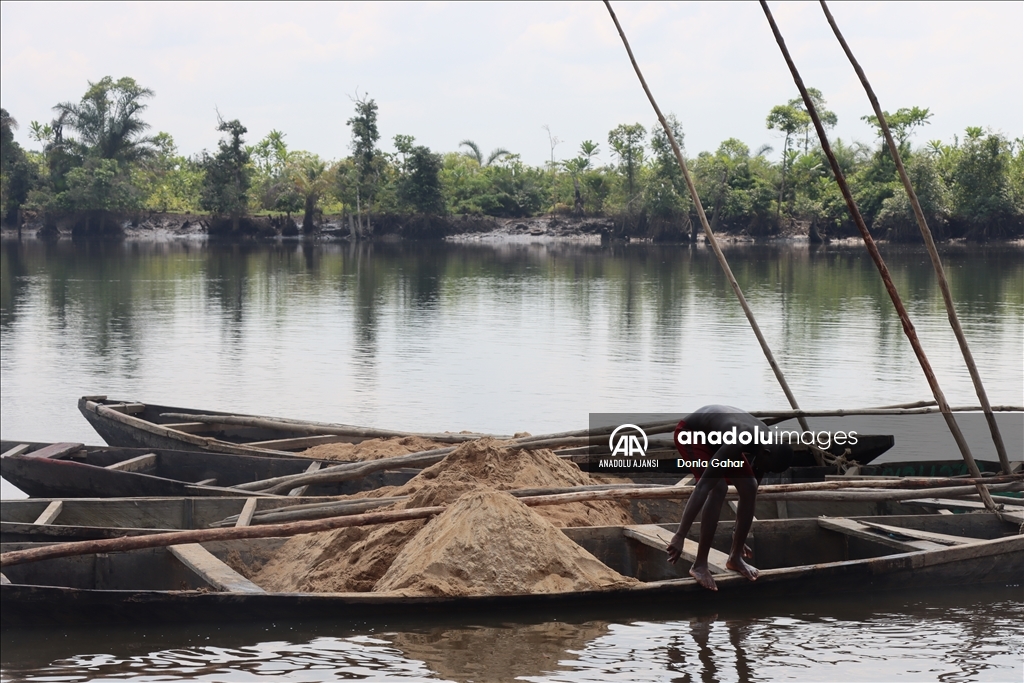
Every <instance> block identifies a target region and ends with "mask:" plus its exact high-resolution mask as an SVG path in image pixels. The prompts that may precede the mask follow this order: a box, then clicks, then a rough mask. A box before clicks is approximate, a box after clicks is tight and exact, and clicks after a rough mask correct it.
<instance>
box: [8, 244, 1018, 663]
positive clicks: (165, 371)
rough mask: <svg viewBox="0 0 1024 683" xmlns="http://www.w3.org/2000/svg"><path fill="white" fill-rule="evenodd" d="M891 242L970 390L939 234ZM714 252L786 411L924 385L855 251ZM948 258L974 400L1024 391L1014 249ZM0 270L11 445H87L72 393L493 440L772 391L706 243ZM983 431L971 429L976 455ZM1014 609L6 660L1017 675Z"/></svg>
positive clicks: (663, 622) (591, 620)
mask: <svg viewBox="0 0 1024 683" xmlns="http://www.w3.org/2000/svg"><path fill="white" fill-rule="evenodd" d="M883 254H884V256H885V257H886V259H887V261H888V263H889V268H890V270H891V271H892V274H893V277H894V280H895V282H896V285H897V287H898V289H899V291H900V293H901V294H902V295H903V297H904V300H905V302H906V305H907V308H908V309H909V311H910V313H911V316H912V317H913V319H914V324H915V326H916V328H917V330H918V332H919V334H920V336H921V338H922V343H923V345H924V348H925V350H926V351H927V352H928V354H929V357H930V360H931V362H932V365H933V366H934V367H935V370H936V374H937V376H938V378H939V380H940V382H941V384H942V387H943V389H944V391H945V393H946V395H947V397H948V398H949V400H950V402H951V403H953V404H954V405H970V404H976V403H977V398H976V396H975V395H974V391H973V388H972V385H971V382H970V378H969V376H968V375H967V372H966V371H965V370H964V369H963V363H962V360H961V359H960V355H959V351H958V349H957V345H956V341H955V339H954V337H953V335H952V332H951V331H950V330H949V325H948V322H947V321H946V315H945V311H944V309H943V306H942V303H941V299H940V297H939V293H938V288H937V286H936V284H935V278H934V274H933V273H932V271H931V267H930V264H929V261H928V257H927V254H926V253H925V252H924V250H923V249H921V248H914V247H895V246H888V247H885V248H883ZM727 255H728V257H729V259H730V263H731V265H732V268H733V270H734V272H735V274H736V276H737V279H738V280H739V282H740V284H741V286H742V287H743V289H744V291H745V292H746V294H747V297H748V299H749V301H750V303H751V306H752V308H753V309H754V312H755V315H756V316H757V319H758V321H759V323H760V325H761V328H762V330H763V332H764V334H765V337H766V338H767V340H768V342H769V344H770V346H771V347H772V349H773V350H774V351H775V353H776V356H777V357H778V359H779V361H780V365H781V366H782V368H783V370H784V371H785V373H786V376H787V379H788V380H789V383H790V385H791V387H792V389H793V392H794V394H795V395H796V397H797V399H798V400H799V401H800V404H801V407H804V408H824V409H827V408H850V407H860V406H872V405H883V404H892V403H901V402H907V401H916V400H921V399H928V398H930V392H929V390H928V386H927V384H926V383H925V381H924V379H923V376H922V374H921V371H920V368H919V366H918V364H917V361H916V360H915V358H914V356H913V353H912V351H911V349H910V346H909V344H908V343H907V342H906V339H905V338H904V336H903V332H902V329H901V326H900V322H899V319H898V318H897V317H896V315H895V313H894V312H893V309H892V305H891V304H890V303H889V301H888V298H887V295H886V293H885V290H884V288H883V286H882V284H881V282H880V280H879V278H878V275H877V273H876V272H875V270H874V267H873V265H872V263H871V261H870V259H869V258H868V257H867V255H866V253H864V250H863V247H857V246H829V247H822V248H817V249H810V248H808V247H807V246H806V245H772V246H765V245H753V246H751V245H733V246H731V247H730V248H728V249H727ZM943 258H944V261H945V264H946V269H947V273H948V277H949V280H950V284H951V287H952V291H953V296H954V299H955V300H956V302H957V306H958V311H959V313H960V316H961V321H962V323H963V326H964V329H965V331H966V333H967V337H968V339H969V340H970V342H971V344H972V350H973V351H974V354H975V358H976V360H977V363H978V366H979V368H980V371H981V374H982V376H983V378H984V379H985V382H986V388H987V390H988V393H989V397H990V399H991V400H992V402H993V403H994V404H1009V405H1020V404H1021V403H1024V398H1022V394H1024V250H1022V249H1021V248H1019V247H1006V246H997V247H976V246H963V245H958V246H951V247H946V248H945V249H944V250H943ZM0 269H2V278H0V303H2V311H0V384H2V391H0V415H2V420H0V431H2V436H3V438H5V439H15V438H17V439H25V440H40V441H81V442H85V443H97V442H99V439H98V437H96V436H95V435H94V434H93V433H92V431H91V428H90V427H89V426H88V424H87V423H86V422H85V420H84V419H83V418H82V417H81V416H80V415H79V414H78V412H77V409H76V406H75V403H76V399H77V398H78V397H79V396H81V395H85V394H107V395H109V396H111V397H118V398H125V399H130V400H140V401H147V402H154V403H164V404H170V405H180V406H189V407H200V408H209V409H215V410H232V411H237V412H247V413H258V414H264V415H279V416H287V417H296V418H308V419H314V420H323V421H330V422H348V423H353V424H363V425H373V426H380V427H389V428H396V429H407V430H417V431H437V430H444V429H472V430H479V431H490V432H497V433H512V432H515V431H523V430H526V431H530V432H532V433H543V432H550V431H559V430H565V429H578V428H582V427H584V426H585V425H586V424H587V420H588V415H589V414H590V413H597V412H601V413H608V412H631V413H637V412H658V413H669V412H672V413H677V412H685V411H687V410H690V409H693V408H696V407H698V406H700V405H703V404H706V403H727V404H730V405H737V406H739V407H741V408H744V409H749V410H764V409H775V408H786V407H787V403H786V400H785V397H784V395H783V394H782V391H781V390H780V389H779V387H778V385H777V383H776V382H775V379H774V376H773V374H772V372H771V370H770V368H769V367H768V365H767V363H766V362H765V360H764V358H763V356H762V355H761V351H760V349H759V347H758V345H757V342H756V340H755V338H754V336H753V334H752V333H751V331H750V329H749V327H748V326H747V323H746V320H745V318H744V316H743V314H742V311H741V310H740V309H739V306H738V305H737V303H736V302H735V299H734V298H733V295H732V292H731V290H730V289H729V287H728V284H727V283H726V281H725V279H724V277H723V276H722V274H721V272H720V270H719V268H718V265H717V263H716V262H715V260H714V257H713V255H712V254H711V253H710V252H709V251H708V250H706V249H704V248H702V247H675V246H637V245H631V246H619V247H600V246H598V245H593V244H582V243H566V242H525V241H524V242H515V241H512V242H509V241H505V242H496V243H467V244H415V243H404V244H360V245H316V246H314V245H298V244H284V245H271V246H227V245H212V244H205V243H202V242H142V241H129V242H124V243H83V244H77V243H72V242H68V241H62V242H58V243H55V244H45V243H42V242H37V241H34V240H27V241H24V242H21V243H18V242H13V241H5V242H3V244H2V254H0ZM1015 430H1016V425H1015V424H1014V425H1011V432H1015ZM983 436H984V433H982V435H981V437H979V439H980V440H975V441H974V442H972V447H974V448H976V450H977V452H978V453H979V454H980V456H981V457H986V458H988V455H987V453H988V452H989V451H991V446H988V445H987V444H985V443H984V439H983V438H982V437H983ZM1009 436H1010V438H1011V439H1012V441H1011V443H1013V444H1014V448H1016V449H1017V451H1016V452H1018V453H1019V451H1020V447H1019V445H1017V444H1019V443H1020V439H1021V434H1019V433H1011V434H1010V435H1009ZM945 438H946V439H947V441H948V444H946V445H945V446H942V444H941V443H940V446H942V447H944V448H945V450H944V451H943V453H942V455H943V457H949V458H955V457H956V456H957V454H956V451H955V447H953V446H952V442H951V440H948V437H945ZM940 441H941V440H940ZM915 443H917V444H918V445H920V444H919V442H918V440H916V439H909V440H908V439H904V440H902V441H901V439H900V438H899V437H898V438H897V447H896V448H895V449H894V450H893V452H891V453H889V454H886V455H885V456H883V458H887V459H894V458H896V459H899V458H904V457H907V458H911V457H921V456H922V452H921V450H920V448H918V450H917V451H914V445H915ZM986 449H988V450H987V451H986ZM927 450H928V451H929V452H930V453H931V452H933V449H931V448H929V449H927ZM931 457H935V455H932V456H931ZM1013 457H1014V453H1011V458H1013ZM0 493H2V496H3V497H4V498H14V497H21V495H22V494H21V492H20V491H18V490H17V489H15V488H14V487H12V486H11V485H10V484H8V483H7V482H2V492H0ZM1022 613H1024V594H1022V590H1021V588H1020V586H1015V587H1010V588H996V589H986V590H985V591H981V592H978V591H969V592H966V591H965V590H963V589H949V590H943V591H942V592H941V594H939V593H937V592H936V591H930V592H925V593H922V594H914V595H900V596H875V597H872V599H870V600H864V599H858V600H853V601H842V600H840V601H832V602H823V601H820V600H818V601H813V602H811V601H803V602H802V601H799V600H795V601H793V602H787V603H786V604H784V605H767V606H765V605H758V606H751V607H747V608H745V607H743V606H738V605H730V604H728V603H727V602H724V603H723V607H722V609H721V610H720V611H719V613H718V614H717V615H715V614H687V613H686V612H685V610H681V611H679V613H677V612H676V611H675V610H669V611H667V612H666V613H664V614H658V615H648V614H644V615H636V614H624V615H618V616H616V615H607V614H595V615H589V616H586V615H584V616H580V615H553V616H551V617H550V618H545V619H544V620H542V621H540V622H537V623H533V622H522V621H517V622H516V623H505V622H502V621H500V617H498V616H496V615H481V619H480V621H479V623H472V624H467V623H453V624H441V625H438V624H417V623H412V622H410V623H401V624H351V623H332V624H317V625H309V624H303V625H287V626H284V625H269V624H268V625H258V626H247V627H244V628H224V627H221V628H202V629H186V630H181V629H179V630H166V629H165V630H154V629H142V628H136V629H130V630H124V631H119V630H110V631H107V630H104V631H100V632H98V633H97V632H96V631H92V632H90V633H76V632H72V633H64V632H61V633H54V632H50V631H45V632H38V631H27V632H20V633H10V632H6V631H5V633H4V636H3V638H4V640H3V643H4V645H3V648H2V651H3V654H2V677H3V679H4V680H48V681H54V680H140V681H141V680H209V681H220V680H275V679H282V680H335V679H353V678H355V679H359V678H368V679H371V680H398V679H402V680H408V679H422V678H431V679H443V680H460V681H461V680H509V679H512V678H516V677H523V678H524V679H525V680H610V679H611V680H686V681H697V680H702V681H704V680H740V681H743V680H779V679H786V680H799V681H816V680H830V679H833V680H834V679H835V678H836V677H837V676H840V675H841V676H843V677H844V678H846V679H848V680H851V681H853V680H897V679H898V680H939V679H941V680H1013V681H1020V680H1021V677H1022V675H1024V665H1022V656H1024V646H1022V639H1024V627H1022V626H1021V622H1022V619H1021V617H1022V616H1024V614H1022Z"/></svg>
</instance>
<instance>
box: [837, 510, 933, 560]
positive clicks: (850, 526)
mask: <svg viewBox="0 0 1024 683" xmlns="http://www.w3.org/2000/svg"><path fill="white" fill-rule="evenodd" d="M818 525H819V526H821V527H822V528H823V529H828V530H830V531H838V532H839V533H841V534H846V535H847V536H852V537H854V538H859V539H861V540H865V541H871V542H872V543H880V544H882V545H885V546H889V547H890V548H895V549H896V550H899V551H900V552H904V553H909V552H914V551H916V550H938V549H941V548H944V547H946V546H944V545H941V544H939V543H933V542H932V541H901V540H899V539H896V538H891V537H890V536H888V535H887V534H886V533H885V532H884V531H880V530H876V529H872V528H871V527H869V526H866V525H864V524H862V523H861V522H858V521H856V520H852V519H844V518H842V517H836V518H832V517H819V518H818Z"/></svg>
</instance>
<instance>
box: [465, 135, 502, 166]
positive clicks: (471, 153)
mask: <svg viewBox="0 0 1024 683" xmlns="http://www.w3.org/2000/svg"><path fill="white" fill-rule="evenodd" d="M459 147H468V148H469V149H468V150H467V151H465V152H463V153H462V154H463V156H465V157H468V158H469V159H472V160H473V161H475V162H476V163H477V164H479V166H480V168H484V167H485V166H490V165H491V164H493V163H494V162H495V161H497V160H499V159H501V158H502V157H506V156H508V155H509V154H511V153H512V152H510V151H508V150H507V149H505V148H503V147H499V148H497V149H495V150H492V151H491V153H490V154H489V155H488V156H487V159H486V160H485V159H484V155H483V152H481V151H480V147H479V146H478V145H477V144H476V143H475V142H473V141H472V140H463V141H462V142H460V143H459Z"/></svg>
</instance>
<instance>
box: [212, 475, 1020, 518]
mask: <svg viewBox="0 0 1024 683" xmlns="http://www.w3.org/2000/svg"><path fill="white" fill-rule="evenodd" d="M1022 480H1024V476H1022V475H1012V476H1011V477H1009V478H1007V477H986V478H985V481H986V482H987V483H990V484H1002V483H1012V482H1020V481H1022ZM971 481H972V480H970V479H962V478H958V477H912V478H910V477H907V478H894V479H855V480H850V481H843V480H834V479H833V480H828V481H825V482H804V483H798V484H768V485H765V486H762V487H760V489H759V495H761V496H767V495H775V494H780V495H781V494H789V493H802V492H807V491H843V490H850V489H865V490H868V489H870V490H895V489H922V488H937V487H942V486H958V487H966V489H965V490H967V491H974V489H973V488H972V487H971V486H969V484H970V483H971ZM641 490H643V491H672V492H674V493H676V494H678V493H679V491H680V490H684V491H687V490H691V489H681V488H680V487H678V486H676V485H674V484H670V485H662V484H597V485H593V486H573V487H545V488H528V489H510V490H508V491H506V493H509V494H511V495H512V496H515V497H516V498H533V497H535V496H550V495H561V494H568V493H586V492H592V491H627V492H628V491H641ZM408 499H409V496H388V497H385V498H355V499H350V500H331V501H324V502H321V503H304V504H301V505H290V506H287V507H278V508H274V509H273V510H266V511H264V512H261V513H258V514H257V515H255V516H254V517H253V519H252V523H255V524H272V523H279V522H291V521H296V520H300V519H323V518H325V517H335V516H339V515H348V514H358V513H362V512H367V511H369V510H371V509H374V508H378V507H384V506H386V505H393V504H395V503H402V502H404V501H406V500H408ZM238 517H239V516H238V515H231V516H229V517H225V518H224V519H222V520H221V521H219V522H214V523H212V524H210V527H211V528H219V527H225V526H231V525H233V524H234V523H235V521H236V520H237V519H238Z"/></svg>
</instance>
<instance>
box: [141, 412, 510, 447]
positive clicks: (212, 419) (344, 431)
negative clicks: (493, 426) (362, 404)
mask: <svg viewBox="0 0 1024 683" xmlns="http://www.w3.org/2000/svg"><path fill="white" fill-rule="evenodd" d="M160 417H166V418H169V419H175V420H182V421H187V422H203V423H206V424H225V425H235V426H241V427H257V428H261V429H279V430H287V431H291V432H301V433H302V434H308V435H311V436H358V437H364V438H367V439H388V438H395V437H406V436H418V437H421V438H424V439H430V440H432V441H441V442H449V443H462V442H463V441H473V440H474V439H479V438H481V437H484V436H491V437H493V438H496V439H507V438H509V437H505V436H496V435H494V434H454V433H444V432H443V433H440V434H430V433H420V432H400V431H395V430H391V429H374V428H372V427H356V426H353V425H345V424H331V423H328V422H310V421H305V420H290V419H287V418H269V417H255V416H250V415H199V414H195V413H160Z"/></svg>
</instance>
